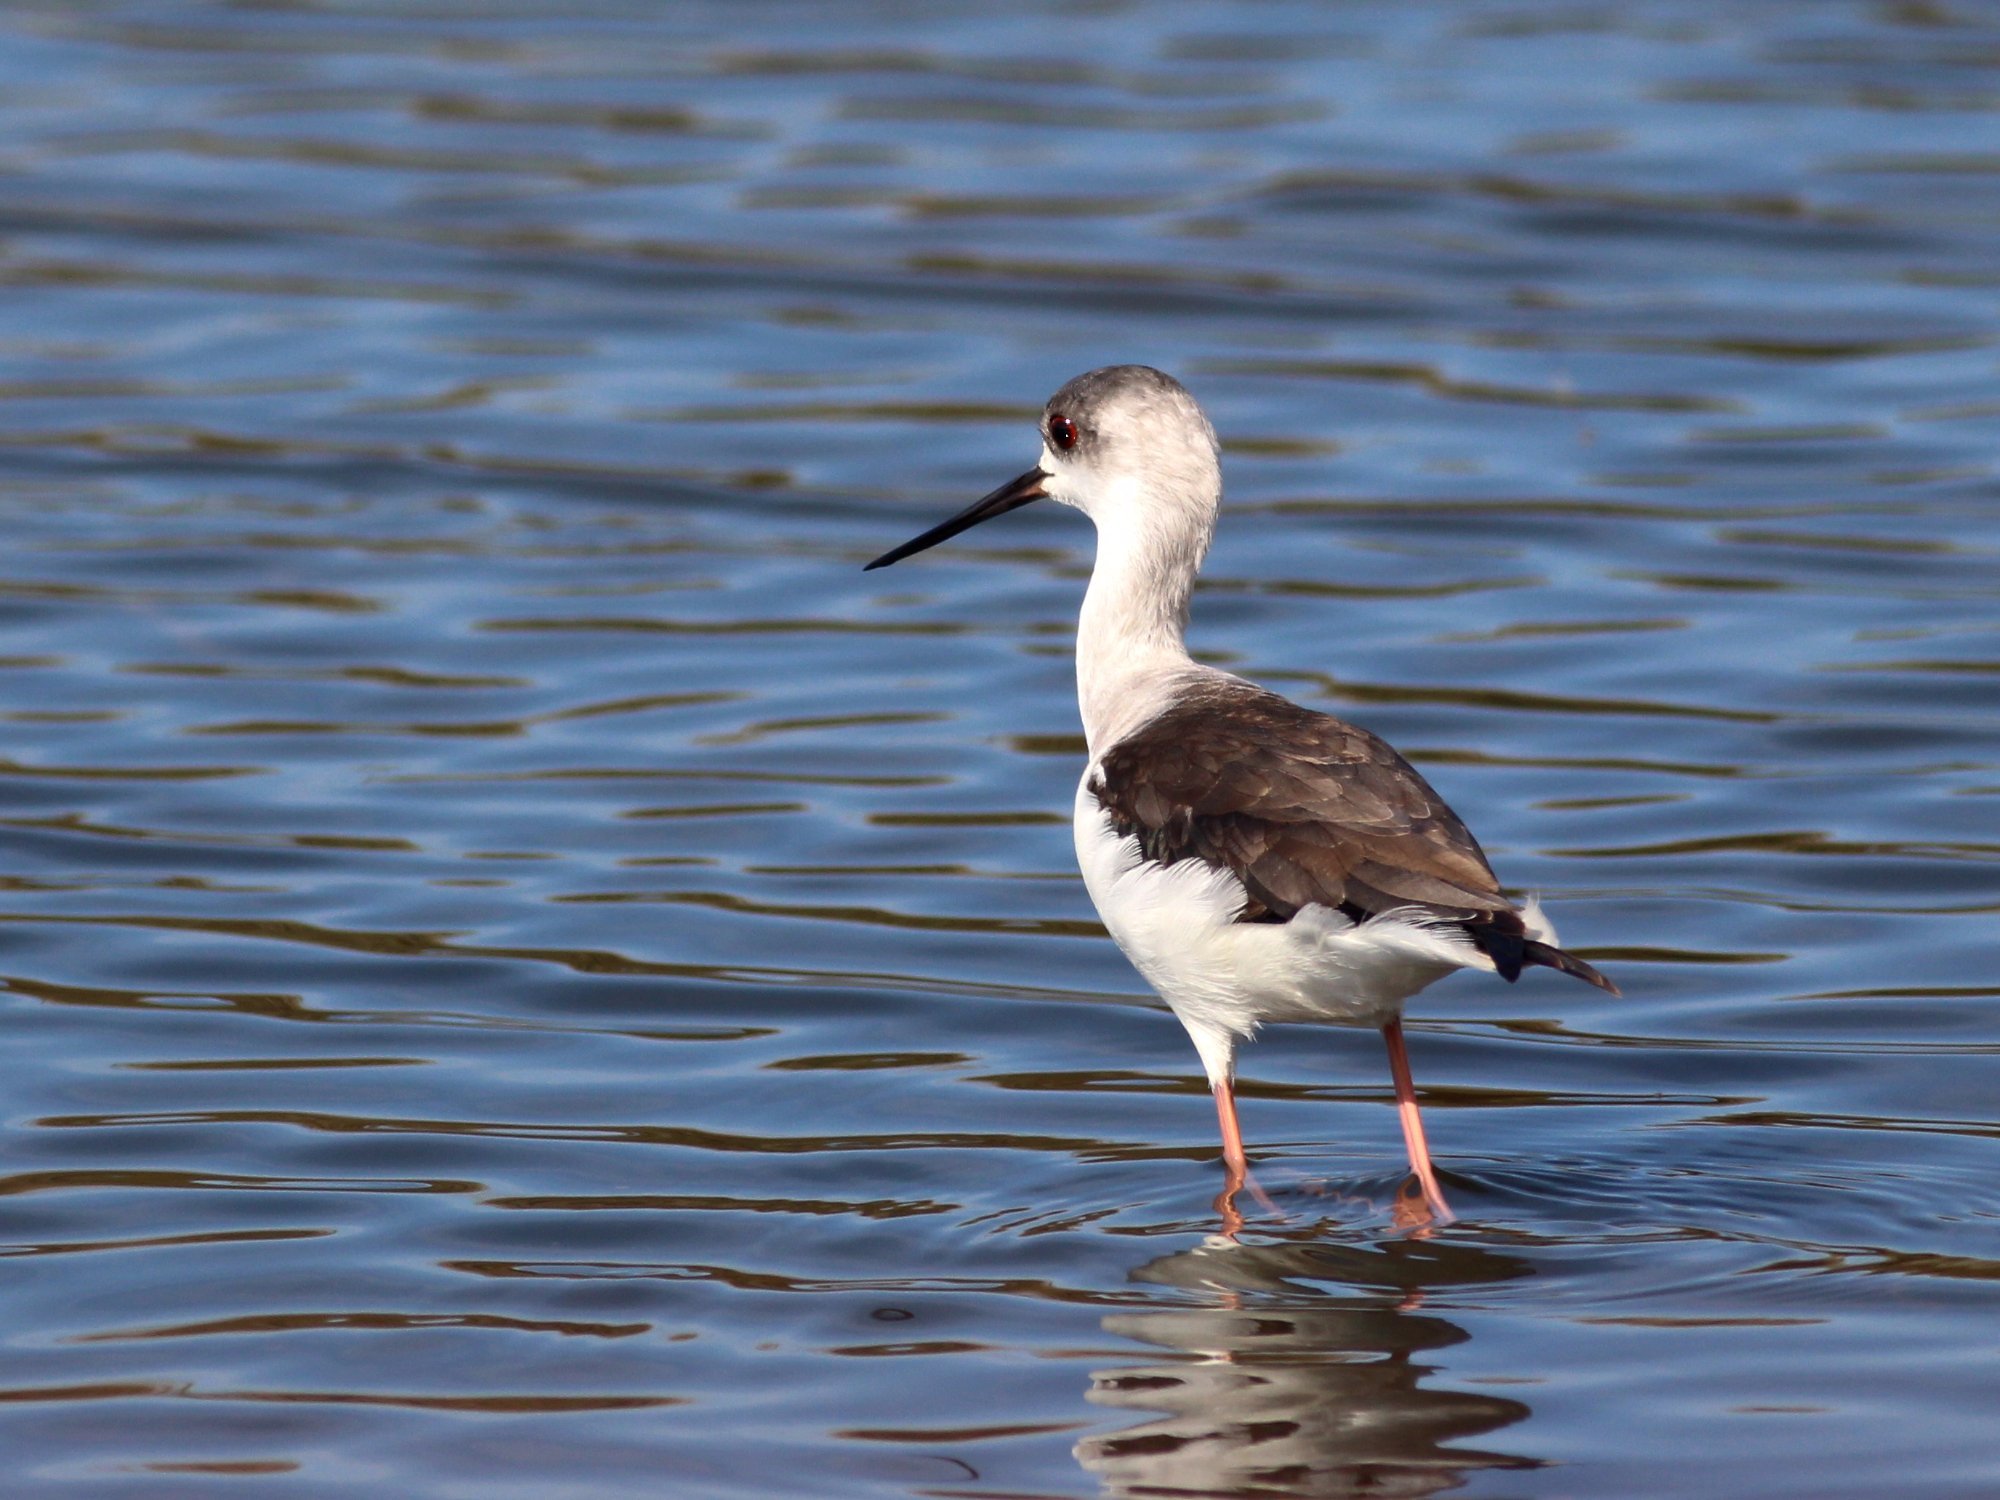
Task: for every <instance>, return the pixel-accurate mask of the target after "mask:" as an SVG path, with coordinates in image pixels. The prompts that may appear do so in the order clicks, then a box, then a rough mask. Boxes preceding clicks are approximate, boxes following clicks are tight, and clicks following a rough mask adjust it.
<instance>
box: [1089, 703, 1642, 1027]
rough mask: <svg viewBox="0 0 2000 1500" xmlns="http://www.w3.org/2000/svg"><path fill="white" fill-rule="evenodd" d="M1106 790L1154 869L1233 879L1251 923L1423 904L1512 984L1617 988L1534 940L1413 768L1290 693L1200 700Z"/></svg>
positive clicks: (1162, 724) (1100, 776)
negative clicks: (1579, 981) (1563, 979)
mask: <svg viewBox="0 0 2000 1500" xmlns="http://www.w3.org/2000/svg"><path fill="white" fill-rule="evenodd" d="M1091 791H1092V792H1093V794H1094V795H1095V796H1096V798H1097V800H1098V803H1099V804H1100V805H1101V806H1102V807H1103V808H1104V809H1105V810H1106V811H1107V812H1108V813H1109V814H1110V815H1111V818H1112V822H1113V826H1114V827H1116V828H1117V829H1118V831H1119V832H1120V833H1121V834H1125V835H1128V836H1130V835H1137V837H1138V839H1139V845H1140V848H1141V850H1142V851H1143V852H1144V854H1145V856H1146V857H1147V858H1148V859H1152V860H1157V861H1159V862H1160V863H1161V864H1168V865H1170V864H1173V863H1174V862H1175V861H1177V860H1182V859H1198V860H1201V861H1202V862H1203V863H1205V864H1209V865H1213V866H1216V867H1218V868H1222V869H1227V870H1230V871H1232V872H1233V873H1234V874H1235V875H1236V876H1237V878H1238V879H1240V880H1241V881H1242V882H1243V888H1244V890H1245V891H1246V892H1247V893H1248V895H1249V904H1248V905H1247V906H1246V908H1245V910H1244V913H1243V916H1242V918H1241V919H1240V920H1243V921H1253V922H1254V921H1289V920H1290V919H1291V918H1292V917H1293V916H1294V915H1295V914H1296V913H1297V912H1298V911H1299V909H1300V908H1301V907H1305V906H1309V905H1320V906H1329V907H1332V908H1334V909H1335V910H1337V911H1342V912H1345V913H1346V914H1347V915H1348V916H1350V917H1352V918H1354V919H1355V920H1356V921H1363V920H1366V919H1367V918H1369V917H1372V916H1374V915H1376V914H1377V913H1380V912H1384V911H1388V910H1391V909H1392V908H1397V907H1402V908H1409V907H1415V908H1418V909H1419V910H1422V911H1426V912H1429V913H1432V914H1434V915H1436V916H1438V917H1441V918H1443V919H1445V920H1447V921H1453V922H1458V923H1461V924H1463V925H1464V927H1465V930H1466V933H1467V935H1468V936H1469V937H1471V938H1472V940H1473V941H1474V942H1475V943H1477V944H1478V946H1479V947H1480V948H1481V949H1482V950H1483V951H1484V952H1486V953H1487V954H1488V955H1489V956H1491V957H1492V959H1493V961H1494V966H1495V967H1496V968H1497V969H1499V971H1500V972H1501V973H1502V974H1503V975H1505V976H1506V977H1507V978H1508V979H1513V978H1514V977H1516V976H1517V975H1518V974H1519V973H1520V971H1521V965H1522V964H1523V963H1524V962H1526V963H1544V964H1548V965H1549V966H1550V967H1553V968H1559V969H1562V970H1564V972H1567V973H1572V974H1576V975H1577V976H1578V977H1579V978H1583V979H1587V980H1589V981H1590V982H1591V983H1593V984H1597V985H1599V986H1601V987H1603V988H1606V989H1610V988H1611V985H1610V982H1609V981H1608V980H1606V979H1604V977H1603V976H1602V975H1600V974H1598V973H1597V971H1596V970H1594V969H1592V968H1590V966H1589V965H1588V964H1585V963H1583V962H1582V960H1580V959H1574V958H1571V957H1570V956H1569V955H1568V954H1566V953H1562V952H1561V951H1560V950H1559V949H1555V948H1551V947H1549V946H1548V945H1547V944H1544V943H1539V942H1535V941H1533V940H1532V939H1529V938H1528V937H1527V935H1526V932H1525V929H1524V926H1523V924H1522V921H1521V918H1520V915H1519V913H1517V912H1516V911H1515V910H1514V906H1513V903H1512V902H1510V901H1509V900H1508V899H1507V898H1506V897H1505V896H1503V895H1502V894H1501V893H1500V884H1499V882H1498V881H1497V880H1495V879H1494V876H1493V870H1492V868H1491V866H1489V865H1488V864H1487V863H1486V855H1485V852H1484V851H1483V850H1481V849H1480V847H1479V841H1478V840H1477V839H1475V838H1474V837H1473V836H1472V833H1471V831H1470V830H1469V829H1467V828H1466V826H1465V824H1463V823H1462V822H1460V821H1459V819H1458V815H1457V814H1456V813H1454V812H1453V811H1452V810H1451V809H1450V808H1449V807H1447V806H1446V805H1445V803H1444V799H1443V798H1442V797H1440V796H1438V794H1437V793H1436V792H1435V791H1433V790H1432V789H1431V786H1430V783H1429V782H1427V781H1425V780H1424V778H1423V777H1422V776H1421V775H1419V774H1418V773H1417V771H1416V769H1415V768H1414V767H1412V766H1411V765H1410V763H1409V762H1408V761H1406V760H1404V759H1403V757H1402V756H1400V755H1398V754H1397V753H1396V752H1395V751H1394V750H1392V749H1390V748H1389V746H1388V745H1387V744H1386V743H1384V742H1383V741H1382V740H1380V739H1378V738H1377V737H1376V736H1375V735H1372V734H1370V733H1369V732H1368V731H1367V730H1365V729H1361V728H1359V727H1357V726H1356V725H1353V724H1348V723H1345V722H1343V721H1342V720H1340V719H1336V718H1333V717H1331V716H1329V715H1327V714H1319V713H1314V712H1312V711H1311V710H1310V709H1305V708H1301V707H1299V706H1298V705H1297V704H1296V703H1293V702H1291V701H1290V700H1288V699H1285V698H1281V697H1279V696H1278V695H1277V694H1275V693H1267V692H1265V691H1264V690H1263V689H1261V688H1257V687H1253V686H1250V685H1249V684H1238V683H1235V682H1229V683H1220V684H1216V685H1215V686H1214V687H1212V688H1209V689H1206V690H1204V691H1201V692H1199V693H1197V694H1196V695H1195V696H1193V697H1191V698H1188V699H1184V700H1183V701H1181V702H1179V703H1177V704H1176V705H1175V706H1174V707H1172V708H1170V709H1168V710H1167V711H1166V712H1165V713H1164V714H1162V715H1160V716H1159V717H1158V718H1156V719H1154V720H1153V721H1152V722H1151V723H1149V724H1147V725H1146V726H1145V727H1144V728H1142V729H1140V730H1139V731H1138V732H1136V733H1135V734H1133V735H1131V736H1130V737H1128V738H1127V739H1124V740H1122V741H1120V742H1119V743H1118V744H1116V745H1114V746H1112V748H1111V749H1110V750H1108V751H1106V752H1105V754H1104V756H1103V758H1102V760H1101V762H1100V763H1099V768H1098V772H1097V774H1096V776H1095V777H1093V779H1092V781H1091Z"/></svg>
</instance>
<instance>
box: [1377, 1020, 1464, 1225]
mask: <svg viewBox="0 0 2000 1500" xmlns="http://www.w3.org/2000/svg"><path fill="white" fill-rule="evenodd" d="M1382 1040H1383V1041H1385V1042H1387V1043H1388V1044H1389V1072H1390V1075H1391V1076H1392V1077H1394V1079H1395V1080H1396V1113H1397V1115H1398V1116H1399V1117H1400V1118H1401V1119H1402V1122H1403V1144H1404V1145H1406V1146H1408V1147H1409V1148H1410V1170H1411V1171H1413V1172H1415V1173H1416V1174H1417V1182H1418V1184H1419V1185H1420V1186H1421V1187H1422V1188H1423V1190H1424V1198H1425V1201H1426V1202H1428V1203H1429V1204H1430V1206H1431V1207H1432V1208H1433V1209H1435V1210H1436V1211H1437V1215H1438V1217H1439V1218H1441V1219H1443V1220H1444V1221H1445V1222H1447V1223H1449V1222H1450V1221H1451V1219H1452V1217H1453V1215H1452V1211H1451V1209H1450V1208H1449V1207H1448V1206H1447V1205H1446V1203H1445V1201H1444V1194H1443V1192H1441V1191H1440V1190H1439V1188H1438V1180H1437V1172H1436V1170H1435V1169H1434V1168H1433V1167H1432V1166H1431V1152H1430V1147H1429V1146H1428V1145H1427V1144H1425V1141H1424V1120H1423V1116H1422V1115H1420V1114H1418V1113H1417V1086H1416V1084H1415V1083H1413V1082H1412V1081H1411V1079H1410V1055H1409V1053H1407V1052H1405V1051H1404V1050H1403V1023H1402V1022H1401V1021H1399V1020H1398V1021H1391V1022H1390V1023H1389V1024H1388V1025H1387V1026H1384V1027H1383V1028H1382Z"/></svg>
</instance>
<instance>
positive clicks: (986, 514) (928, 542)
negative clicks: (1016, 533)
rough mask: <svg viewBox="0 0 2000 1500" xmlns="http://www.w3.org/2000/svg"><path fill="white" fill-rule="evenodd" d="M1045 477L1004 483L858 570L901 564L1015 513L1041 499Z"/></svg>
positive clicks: (1037, 473)
mask: <svg viewBox="0 0 2000 1500" xmlns="http://www.w3.org/2000/svg"><path fill="white" fill-rule="evenodd" d="M1048 477H1049V476H1048V474H1047V473H1046V472H1044V471H1043V470H1042V469H1039V468H1035V469H1030V470H1028V472H1027V473H1025V474H1022V475H1020V476H1018V477H1016V478H1014V479H1010V480H1008V481H1007V482H1006V483H1005V484H1003V485H1001V486H1000V488H999V489H997V490H995V491H994V492H993V493H992V494H990V495H988V496H986V497H985V498H984V499H980V500H975V501H973V502H972V504H970V505H968V506H966V508H965V509H964V510H962V511H960V512H959V513H958V514H957V515H955V516H953V517H952V518H951V519H950V520H949V521H940V522H939V523H938V524H937V525H935V526H933V527H932V528H931V529H930V530H929V531H926V532H925V533H924V534H923V535H922V536H913V537H911V538H910V539H909V540H908V541H907V542H905V543H903V545H902V546H900V547H891V548H890V549H889V550H888V551H887V552H884V553H883V554H882V555H881V556H880V557H878V558H876V559H875V561H873V562H872V563H870V564H868V566H867V567H865V568H863V569H862V570H861V571H862V572H864V573H867V572H870V571H872V570H873V569H876V568H886V567H888V566H889V564H890V563H892V562H901V561H902V560H903V559H904V558H906V557H908V556H910V555H911V554H912V553H916V552H922V551H923V550H924V549H925V548H927V547H935V546H936V545H937V544H938V543H939V542H942V541H947V540H949V539H950V538H952V537H955V536H957V535H958V534H959V533H960V532H961V531H970V530H971V529H972V528H973V527H975V526H977V525H978V524H979V523H980V522H981V521H990V520H992V519H993V518H994V517H995V516H1004V515H1006V514H1007V512H1008V511H1010V510H1019V509H1020V508H1021V507H1022V506H1024V505H1027V504H1029V503H1030V502H1032V501H1036V500H1040V499H1043V498H1045V497H1046V496H1047V495H1048V491H1047V490H1045V489H1043V488H1042V481H1043V480H1045V479H1047V478H1048Z"/></svg>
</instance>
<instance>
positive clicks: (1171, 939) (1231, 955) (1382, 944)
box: [1075, 771, 1493, 1078]
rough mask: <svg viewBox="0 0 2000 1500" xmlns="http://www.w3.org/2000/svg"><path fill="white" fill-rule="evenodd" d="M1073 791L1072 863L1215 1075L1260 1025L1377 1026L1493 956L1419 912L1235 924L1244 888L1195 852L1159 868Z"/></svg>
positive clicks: (1092, 800) (1086, 796)
mask: <svg viewBox="0 0 2000 1500" xmlns="http://www.w3.org/2000/svg"><path fill="white" fill-rule="evenodd" d="M1089 784H1090V774H1089V772H1088V771H1086V772H1085V774H1084V778H1083V781H1082V782H1081V783H1079V785H1078V786H1077V791H1076V813H1075V832H1076V858H1077V864H1078V865H1079V866H1080V867H1081V869H1082V871H1083V883H1084V885H1085V887H1086V888H1087V889H1088V890H1089V891H1090V899H1091V900H1092V901H1093V902H1094V903H1096V906H1097V912H1098V915H1099V916H1101V917H1102V918H1103V919H1104V925H1105V926H1106V927H1107V928H1109V929H1110V931H1111V936H1112V937H1113V938H1114V939H1115V940H1116V941H1117V943H1118V946H1119V947H1120V948H1121V949H1123V950H1124V953H1125V956H1126V957H1127V958H1129V959H1131V960H1132V965H1133V967H1134V968H1136V969H1137V970H1138V971H1139V972H1140V974H1141V975H1143V976H1144V977H1145V979H1146V982H1147V983H1148V984H1150V985H1152V987H1153V988H1154V989H1156V990H1158V991H1159V993H1160V995H1161V998H1163V999H1164V1000H1165V1001H1166V1002H1167V1004H1169V1005H1170V1006H1172V1007H1173V1009H1174V1014H1176V1015H1177V1016H1179V1017H1180V1019H1181V1024H1183V1025H1184V1026H1186V1027H1187V1029H1188V1032H1189V1034H1190V1035H1191V1036H1192V1037H1193V1038H1194V1044H1195V1046H1196V1048H1197V1049H1198V1050H1199V1051H1200V1052H1201V1055H1202V1061H1203V1063H1204V1064H1205V1065H1208V1070H1209V1074H1210V1076H1211V1077H1212V1078H1213V1077H1216V1076H1218V1074H1217V1065H1218V1063H1219V1065H1220V1066H1221V1067H1222V1068H1223V1069H1224V1070H1225V1072H1226V1069H1227V1065H1228V1064H1227V1059H1228V1057H1229V1055H1230V1054H1231V1053H1232V1052H1233V1051H1234V1047H1235V1042H1236V1040H1237V1039H1238V1038H1242V1037H1248V1036H1249V1035H1251V1033H1253V1032H1254V1031H1255V1030H1256V1029H1257V1027H1258V1025H1259V1024H1261V1023H1262V1022H1265V1021H1317V1022H1321V1023H1328V1024H1332V1025H1344V1026H1378V1027H1379V1026H1384V1025H1387V1024H1388V1023H1389V1022H1390V1021H1392V1020H1394V1019H1396V1017H1398V1016H1399V1015H1401V1014H1402V1009H1403V1002H1404V1001H1405V1000H1407V999H1408V998H1409V997H1410V996H1411V995H1414V994H1415V993H1416V992H1417V991H1418V990H1420V989H1422V988H1423V987H1424V986H1425V985H1427V984H1430V983H1432V982H1433V981H1435V980H1438V979H1441V978H1443V977H1444V976H1445V975H1446V974H1449V973H1450V972H1451V971H1452V970H1453V969H1458V968H1473V969H1488V970H1490V969H1491V968H1492V967H1493V961H1492V960H1491V959H1489V958H1488V957H1486V955H1485V954H1483V953H1481V952H1480V951H1479V950H1478V949H1477V948H1475V947H1474V946H1473V945H1472V943H1471V941H1470V940H1469V939H1467V938H1465V937H1464V936H1463V935H1461V934H1460V933H1459V932H1458V931H1457V930H1456V929H1454V928H1452V927H1450V926H1448V925H1447V924H1444V923H1441V922H1439V921H1437V920H1435V919H1430V918H1427V917H1425V916H1423V915H1422V914H1420V913H1417V912H1414V911H1407V912H1404V911H1390V912H1384V913H1383V914H1381V915H1380V916H1377V917H1374V918H1372V919H1370V920H1369V921H1366V922H1363V923H1359V924H1356V923H1355V922H1352V921H1350V920H1349V919H1348V918H1346V917H1344V916H1342V915H1341V914H1340V913H1339V912H1337V911H1332V910H1330V909H1328V908H1326V907H1322V906H1308V907H1306V908H1305V909H1304V910H1303V911H1301V912H1300V913H1299V914H1298V915H1297V916H1296V917H1294V918H1293V919H1292V920H1291V921H1289V922H1284V923H1275V922H1238V921H1237V920H1236V918H1237V916H1238V915H1239V914H1240V913H1241V912H1242V910H1243V907H1244V904H1245V900H1246V895H1245V892H1244V888H1243V885H1242V882H1241V881H1239V880H1238V879H1237V878H1236V877H1235V876H1234V875H1233V874H1231V873H1230V872H1229V871H1228V870H1223V869H1217V868H1214V867H1212V866H1209V865H1206V864H1204V863H1202V862H1201V861H1200V860H1198V859H1184V860H1180V861H1178V862H1177V863H1175V864H1172V865H1165V866H1163V865H1159V864H1156V863H1154V862H1152V861H1150V860H1147V859H1145V858H1144V857H1143V855H1142V854H1141V852H1140V848H1139V840H1138V839H1137V838H1136V837H1124V838H1121V837H1120V836H1119V834H1118V832H1117V830H1116V829H1114V828H1113V827H1112V824H1111V818H1110V816H1109V814H1107V813H1106V812H1105V810H1104V809H1103V807H1102V806H1100V805H1099V803H1098V801H1097V798H1096V796H1095V795H1094V794H1093V793H1092V792H1091V791H1090V785H1089Z"/></svg>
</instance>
